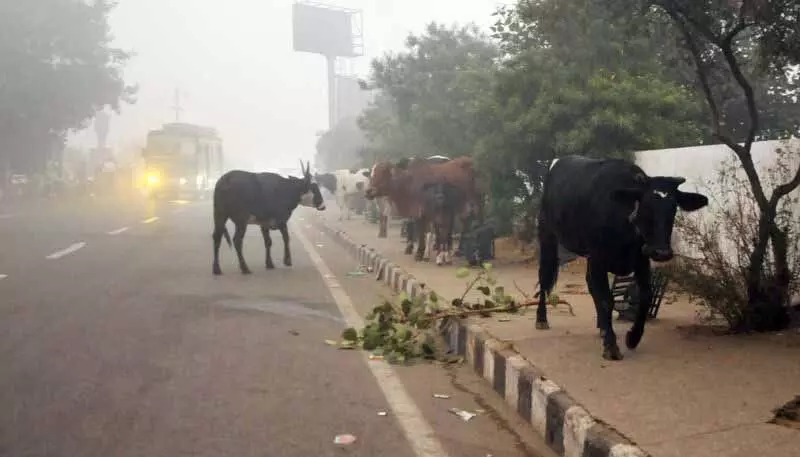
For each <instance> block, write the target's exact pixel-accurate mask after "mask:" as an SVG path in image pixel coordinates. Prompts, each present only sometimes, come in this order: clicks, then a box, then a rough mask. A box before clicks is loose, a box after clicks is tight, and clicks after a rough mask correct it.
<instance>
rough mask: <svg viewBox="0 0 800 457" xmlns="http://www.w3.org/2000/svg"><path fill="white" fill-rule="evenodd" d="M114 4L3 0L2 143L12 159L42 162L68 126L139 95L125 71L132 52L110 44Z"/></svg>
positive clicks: (30, 163) (30, 164)
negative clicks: (124, 75) (128, 84)
mask: <svg viewBox="0 0 800 457" xmlns="http://www.w3.org/2000/svg"><path fill="white" fill-rule="evenodd" d="M113 6H114V5H113V4H112V3H110V2H107V1H96V2H82V1H74V0H26V1H4V2H0V29H1V30H3V33H2V35H1V36H0V74H2V75H3V78H2V90H0V138H2V142H3V144H2V146H3V147H2V148H0V149H2V151H3V152H5V153H7V154H9V155H8V156H6V157H5V159H7V160H9V159H10V160H12V162H13V163H12V164H16V165H17V166H19V167H27V168H31V167H36V166H37V165H38V166H41V164H43V163H44V160H45V157H42V156H43V155H45V154H46V153H48V152H49V150H51V149H57V148H60V147H61V145H60V144H59V143H60V142H61V141H62V139H63V136H64V135H65V133H66V131H67V130H69V129H73V128H79V127H82V126H83V125H84V123H85V121H86V120H87V119H89V118H91V117H92V116H93V115H94V113H95V112H96V110H97V109H99V108H102V107H104V106H111V107H112V108H114V109H118V108H119V102H120V101H132V96H133V94H134V92H135V91H134V89H133V88H130V87H127V86H125V84H124V81H123V78H122V69H123V67H124V65H125V63H126V62H127V60H128V58H129V54H128V53H126V52H125V51H123V50H121V49H117V48H113V47H111V44H110V43H111V39H112V37H111V35H110V32H109V26H108V13H109V11H110V10H111V9H112V8H113ZM27 155H38V156H39V157H38V158H37V157H26V156H27ZM0 165H1V164H0Z"/></svg>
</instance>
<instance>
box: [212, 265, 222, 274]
mask: <svg viewBox="0 0 800 457" xmlns="http://www.w3.org/2000/svg"><path fill="white" fill-rule="evenodd" d="M211 272H212V273H214V276H219V275H221V274H222V269H220V267H219V265H214V266H213V267H211Z"/></svg>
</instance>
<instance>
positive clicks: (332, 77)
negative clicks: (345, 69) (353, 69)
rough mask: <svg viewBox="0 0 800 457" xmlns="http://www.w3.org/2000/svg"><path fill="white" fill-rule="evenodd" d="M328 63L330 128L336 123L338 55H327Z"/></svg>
mask: <svg viewBox="0 0 800 457" xmlns="http://www.w3.org/2000/svg"><path fill="white" fill-rule="evenodd" d="M325 60H326V62H327V64H328V129H329V130H330V129H333V127H334V126H335V125H336V56H331V55H328V56H325Z"/></svg>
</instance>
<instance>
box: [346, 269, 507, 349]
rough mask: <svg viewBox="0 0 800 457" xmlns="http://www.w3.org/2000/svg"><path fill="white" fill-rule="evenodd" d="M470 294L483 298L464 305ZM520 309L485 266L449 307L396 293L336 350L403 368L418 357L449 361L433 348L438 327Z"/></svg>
mask: <svg viewBox="0 0 800 457" xmlns="http://www.w3.org/2000/svg"><path fill="white" fill-rule="evenodd" d="M471 274H472V272H471V271H470V270H469V269H466V268H461V269H459V270H458V271H457V272H456V276H457V277H458V278H461V279H465V278H468V277H469V276H470V275H471ZM473 290H476V291H479V292H480V294H481V297H482V298H481V299H480V300H477V301H476V302H474V303H468V302H466V301H465V297H466V296H467V295H468V294H469V293H470V292H471V291H473ZM519 310H520V305H519V304H518V303H517V302H516V301H515V300H514V299H513V297H511V296H509V295H508V294H506V292H505V289H504V288H503V287H502V286H498V285H497V280H496V278H495V277H494V275H493V273H492V266H491V264H488V263H486V264H483V265H482V266H481V268H480V269H479V270H478V272H477V273H475V274H474V275H473V278H472V279H471V280H470V281H469V284H468V285H467V287H466V290H465V291H464V294H463V295H462V296H461V297H460V298H456V299H454V300H453V301H452V302H451V304H450V306H447V304H445V303H442V301H441V298H440V297H439V296H437V295H436V293H435V292H433V291H431V292H428V293H427V294H422V295H420V296H416V297H414V298H410V297H409V296H408V295H407V294H404V293H403V294H400V296H399V297H398V298H397V299H396V301H391V300H384V301H383V303H381V304H380V305H378V306H376V307H375V308H374V309H373V310H372V312H370V314H369V315H367V317H366V325H365V326H364V328H363V329H361V330H356V329H354V328H347V329H345V330H344V332H342V340H343V341H342V343H340V347H341V348H346V349H349V348H353V347H361V348H362V349H364V350H365V351H370V352H372V353H373V354H374V355H376V356H381V357H383V358H384V359H385V360H386V361H387V362H389V363H406V362H410V361H412V360H413V359H419V358H422V359H428V360H433V359H439V360H443V361H448V362H452V361H453V360H452V359H451V358H448V357H444V356H443V355H442V353H441V351H440V350H439V347H438V345H437V337H438V335H437V330H438V329H439V327H438V326H437V325H436V324H437V322H439V321H442V320H443V319H448V318H452V317H465V316H467V315H470V314H476V315H480V316H483V317H488V316H490V315H491V313H493V312H510V313H516V312H518V311H519Z"/></svg>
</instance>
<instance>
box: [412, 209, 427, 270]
mask: <svg viewBox="0 0 800 457" xmlns="http://www.w3.org/2000/svg"><path fill="white" fill-rule="evenodd" d="M414 225H415V226H416V227H415V229H416V231H417V253H416V254H415V255H414V260H416V261H421V260H423V259H424V258H425V245H426V244H427V243H425V236H426V235H427V233H428V225H429V224H428V219H427V218H426V217H425V216H422V217H419V218H418V219H417V220H416V221H415V222H414ZM412 247H413V246H412Z"/></svg>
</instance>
